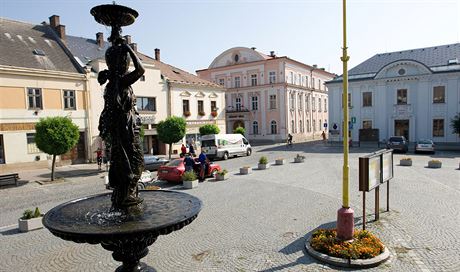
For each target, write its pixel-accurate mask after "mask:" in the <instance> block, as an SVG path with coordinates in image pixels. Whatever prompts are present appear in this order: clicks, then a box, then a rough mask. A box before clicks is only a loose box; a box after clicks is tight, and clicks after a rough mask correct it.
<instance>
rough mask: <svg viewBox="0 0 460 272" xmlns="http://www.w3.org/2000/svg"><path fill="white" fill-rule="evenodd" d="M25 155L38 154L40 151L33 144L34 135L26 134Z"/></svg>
mask: <svg viewBox="0 0 460 272" xmlns="http://www.w3.org/2000/svg"><path fill="white" fill-rule="evenodd" d="M26 137H27V153H29V154H33V153H40V152H41V151H40V149H38V147H37V145H36V144H35V133H27V134H26Z"/></svg>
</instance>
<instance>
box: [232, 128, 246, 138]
mask: <svg viewBox="0 0 460 272" xmlns="http://www.w3.org/2000/svg"><path fill="white" fill-rule="evenodd" d="M233 133H235V134H238V133H239V134H241V135H243V136H244V133H246V130H245V129H244V127H237V128H235V129H234V130H233Z"/></svg>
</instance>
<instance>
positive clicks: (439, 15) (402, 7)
mask: <svg viewBox="0 0 460 272" xmlns="http://www.w3.org/2000/svg"><path fill="white" fill-rule="evenodd" d="M116 2H117V4H120V5H126V6H129V7H131V8H134V9H136V10H137V11H138V12H139V18H138V20H137V21H136V22H135V23H134V24H133V25H132V26H129V27H126V28H124V31H123V34H129V35H132V37H133V42H136V43H137V44H138V49H139V50H140V51H141V52H143V53H145V54H147V55H151V56H153V52H154V48H160V49H161V59H162V61H164V62H166V63H169V64H171V65H174V66H177V67H179V68H182V69H185V70H187V71H189V72H192V73H194V71H195V70H197V69H204V68H207V67H208V66H209V64H210V63H211V62H212V60H213V59H214V58H215V57H216V56H217V55H219V54H220V53H221V52H223V51H224V50H226V49H229V48H231V47H235V46H246V47H256V48H257V50H259V51H261V52H263V53H266V54H269V52H270V51H272V50H273V51H275V52H276V54H277V55H278V56H288V57H290V58H293V59H296V60H298V61H301V62H304V63H307V64H310V65H311V64H318V66H319V67H324V68H326V69H327V70H329V71H331V72H334V73H337V74H341V73H342V64H341V62H340V55H341V46H342V13H341V12H342V11H341V8H342V1H340V0H322V1H320V0H275V1H273V0H265V1H257V0H252V1H243V0H214V1H211V0H201V1H198V0H189V1H178V0H171V1H166V0H158V1H154V0H150V1H149V0H137V1H134V0H132V1H127V0H124V1H121V0H120V1H116ZM109 3H112V2H111V1H99V0H93V1H87V0H81V1H80V0H66V1H64V0H0V17H4V18H9V19H15V20H19V21H25V22H30V23H37V24H38V23H40V22H43V21H48V17H49V16H51V15H53V14H57V15H60V16H61V24H64V25H66V31H67V34H69V35H73V36H81V37H88V38H95V33H96V32H99V31H101V32H104V34H105V37H107V36H108V34H109V28H107V27H104V26H102V25H99V24H97V23H96V22H95V21H94V19H93V18H92V16H91V15H90V14H89V10H90V9H91V8H92V7H93V6H96V5H99V4H109ZM348 40H349V42H348V47H349V55H350V57H351V59H350V63H349V67H350V68H351V67H353V66H356V65H357V64H359V63H361V62H362V61H364V60H366V59H367V58H369V57H371V56H373V55H375V54H377V53H383V52H392V51H398V50H405V49H414V48H421V47H428V46H435V45H443V44H450V43H456V42H460V0H432V1H423V0H366V1H364V0H355V1H353V0H349V1H348Z"/></svg>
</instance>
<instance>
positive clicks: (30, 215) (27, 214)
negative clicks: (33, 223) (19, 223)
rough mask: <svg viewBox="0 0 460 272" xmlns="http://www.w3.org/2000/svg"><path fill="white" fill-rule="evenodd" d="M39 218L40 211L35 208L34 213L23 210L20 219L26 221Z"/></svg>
mask: <svg viewBox="0 0 460 272" xmlns="http://www.w3.org/2000/svg"><path fill="white" fill-rule="evenodd" d="M41 216H42V214H41V212H40V210H39V209H38V207H36V208H35V211H32V210H29V209H27V210H25V211H24V212H23V213H22V216H21V219H23V220H27V219H32V218H37V217H41Z"/></svg>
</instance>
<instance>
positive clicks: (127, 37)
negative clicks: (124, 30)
mask: <svg viewBox="0 0 460 272" xmlns="http://www.w3.org/2000/svg"><path fill="white" fill-rule="evenodd" d="M124 38H125V40H126V43H127V44H131V35H125V36H124Z"/></svg>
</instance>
